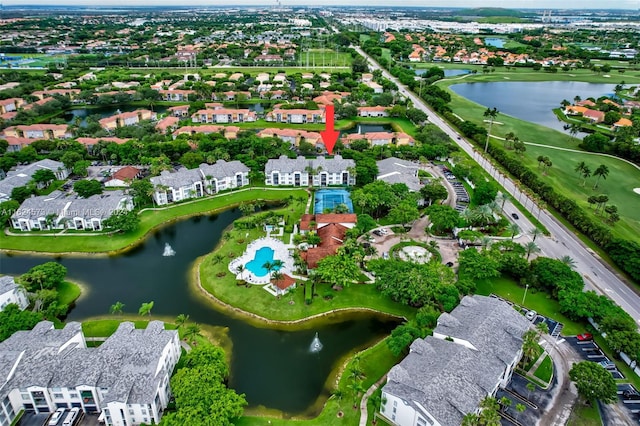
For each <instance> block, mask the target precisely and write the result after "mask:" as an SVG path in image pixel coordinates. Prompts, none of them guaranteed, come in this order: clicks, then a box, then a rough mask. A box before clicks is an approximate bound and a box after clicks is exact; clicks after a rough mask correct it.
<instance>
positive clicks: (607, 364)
mask: <svg viewBox="0 0 640 426" xmlns="http://www.w3.org/2000/svg"><path fill="white" fill-rule="evenodd" d="M598 364H600V365H601V366H603V367H604V368H606V369H607V370H615V368H616V364H615V362H613V361H609V360H604V361H600V362H599V363H598Z"/></svg>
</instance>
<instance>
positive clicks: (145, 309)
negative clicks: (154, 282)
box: [138, 301, 153, 316]
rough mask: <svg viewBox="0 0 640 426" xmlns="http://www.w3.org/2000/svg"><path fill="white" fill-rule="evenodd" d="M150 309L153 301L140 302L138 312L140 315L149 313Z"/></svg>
mask: <svg viewBox="0 0 640 426" xmlns="http://www.w3.org/2000/svg"><path fill="white" fill-rule="evenodd" d="M151 309H153V301H151V302H147V303H142V305H140V309H138V314H139V315H142V316H144V315H151Z"/></svg>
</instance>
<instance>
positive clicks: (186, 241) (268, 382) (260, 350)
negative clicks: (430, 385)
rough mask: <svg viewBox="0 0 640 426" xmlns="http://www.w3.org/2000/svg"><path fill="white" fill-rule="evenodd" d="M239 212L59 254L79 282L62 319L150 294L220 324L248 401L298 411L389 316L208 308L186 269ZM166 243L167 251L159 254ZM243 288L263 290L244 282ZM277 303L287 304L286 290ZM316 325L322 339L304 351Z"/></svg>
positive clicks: (13, 269) (390, 324)
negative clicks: (324, 317) (323, 318)
mask: <svg viewBox="0 0 640 426" xmlns="http://www.w3.org/2000/svg"><path fill="white" fill-rule="evenodd" d="M240 216H241V214H240V212H239V211H238V210H237V209H234V210H228V211H225V212H222V213H220V214H218V215H211V216H200V217H194V218H190V219H186V220H183V221H179V222H176V223H174V224H171V225H168V226H166V227H164V228H160V229H158V230H156V231H155V232H153V233H152V235H151V236H150V237H149V238H148V239H147V240H146V241H145V242H144V243H143V244H141V245H140V246H138V247H137V248H136V249H134V250H132V251H130V252H128V253H126V254H123V255H120V256H113V257H107V258H88V257H87V258H59V259H58V260H59V261H60V263H62V264H63V265H64V266H66V267H67V268H68V277H69V278H70V279H72V280H77V281H79V282H82V283H84V285H85V286H86V288H87V292H86V293H85V294H83V296H82V297H81V299H80V300H79V301H78V302H77V304H76V306H75V307H74V309H73V310H72V311H71V312H70V313H69V316H68V318H67V319H68V320H73V321H81V320H83V319H86V318H88V317H93V316H97V315H105V314H107V313H108V312H109V307H110V306H111V305H112V304H114V303H115V302H116V301H120V302H122V303H124V304H125V305H126V306H125V309H124V311H125V313H136V312H137V310H138V307H139V306H140V305H141V304H142V303H143V302H148V301H151V300H153V301H154V308H153V314H154V315H155V314H157V315H161V316H168V317H173V318H175V317H176V316H177V315H179V314H181V313H184V314H188V315H190V319H191V320H193V321H195V322H197V323H200V324H209V325H214V326H224V327H228V328H229V336H230V338H231V339H232V342H233V351H232V361H231V374H232V375H231V380H230V385H231V386H232V387H233V388H234V389H236V390H237V391H238V392H241V393H245V394H246V396H247V401H248V402H249V404H250V406H258V405H264V406H266V407H269V408H275V409H279V410H283V411H285V412H288V413H302V412H305V410H307V409H308V408H309V407H310V406H311V405H312V404H313V403H314V402H315V401H316V399H317V398H318V397H320V396H324V397H328V393H327V390H326V389H324V386H325V382H326V380H327V377H328V376H329V374H330V372H331V371H332V369H333V368H334V366H335V364H336V362H337V361H338V360H339V359H340V358H341V357H343V356H344V355H345V354H347V353H348V352H349V351H352V350H354V349H360V348H364V347H367V346H368V345H371V343H372V342H373V341H375V340H377V339H380V338H381V337H383V336H385V335H387V334H389V333H390V331H391V330H392V329H393V328H394V327H395V326H396V325H397V322H396V321H393V320H391V319H390V318H389V317H382V316H375V315H370V314H350V315H347V316H345V317H340V319H339V320H338V319H334V320H333V321H330V322H331V323H330V324H325V325H320V326H318V327H314V328H312V329H305V330H300V331H282V330H273V329H267V328H258V327H254V326H252V325H249V324H247V323H245V322H243V321H240V320H238V319H234V318H231V317H229V316H226V315H224V314H222V313H221V312H219V311H217V310H215V309H213V308H212V307H211V305H210V304H208V303H207V301H206V300H203V298H202V296H201V295H199V294H195V293H194V292H192V291H190V289H189V288H188V281H187V272H188V270H189V268H190V266H191V265H192V263H193V261H194V260H195V259H196V258H197V257H198V256H202V255H204V254H206V253H209V252H210V251H211V250H213V248H214V247H215V246H216V244H217V243H218V241H219V239H220V237H221V235H222V232H223V230H224V229H225V228H226V227H227V226H228V225H229V224H231V223H232V222H233V221H234V220H235V219H238V218H239V217H240ZM167 243H168V244H169V245H170V247H171V248H172V249H173V250H174V251H175V255H174V256H171V257H163V252H164V249H165V246H166V244H167ZM50 260H52V258H49V257H44V256H40V257H38V256H7V255H4V254H2V255H0V265H1V268H0V273H3V274H14V275H19V274H22V273H24V272H26V271H27V270H28V269H29V268H30V267H32V266H34V265H37V264H40V263H43V262H47V261H50ZM247 291H264V290H262V289H260V288H256V287H252V288H250V289H248V290H247ZM285 299H287V300H285ZM282 303H283V307H285V306H288V305H287V303H288V298H283V299H282ZM327 322H329V321H327ZM316 332H318V334H319V338H320V341H321V342H322V344H323V345H324V347H323V349H322V351H320V352H319V353H310V352H309V345H310V344H311V342H312V341H313V338H314V335H315V333H316Z"/></svg>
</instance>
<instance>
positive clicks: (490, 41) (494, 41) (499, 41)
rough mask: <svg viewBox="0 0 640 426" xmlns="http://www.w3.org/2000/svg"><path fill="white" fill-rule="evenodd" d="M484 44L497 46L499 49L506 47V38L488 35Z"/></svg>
mask: <svg viewBox="0 0 640 426" xmlns="http://www.w3.org/2000/svg"><path fill="white" fill-rule="evenodd" d="M484 44H486V45H487V46H493V47H497V48H498V49H502V48H503V47H504V39H503V38H494V37H486V38H485V39H484Z"/></svg>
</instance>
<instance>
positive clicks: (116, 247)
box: [0, 188, 306, 254]
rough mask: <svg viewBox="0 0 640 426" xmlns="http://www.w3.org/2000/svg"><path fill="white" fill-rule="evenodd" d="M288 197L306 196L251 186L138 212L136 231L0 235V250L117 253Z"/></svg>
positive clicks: (300, 192)
mask: <svg viewBox="0 0 640 426" xmlns="http://www.w3.org/2000/svg"><path fill="white" fill-rule="evenodd" d="M289 196H293V197H300V196H305V197H306V192H305V191H304V190H301V189H284V190H282V189H275V188H249V189H245V190H239V191H234V192H229V193H225V194H220V195H216V196H214V197H207V198H201V199H197V200H195V201H190V202H185V203H179V204H174V205H171V206H169V207H165V208H159V209H147V210H144V211H142V212H140V213H139V216H140V226H139V227H138V229H137V230H135V231H134V232H130V233H126V234H113V235H109V236H106V235H97V236H96V235H93V236H92V235H86V236H85V235H80V236H79V235H78V234H75V235H64V234H62V235H55V236H53V235H48V236H45V235H42V234H40V235H26V236H25V235H20V236H17V235H5V234H4V233H3V234H1V235H0V250H5V251H26V252H38V253H40V252H43V253H66V254H74V253H102V254H115V253H117V252H121V251H126V250H128V249H131V248H133V247H134V246H135V245H137V244H139V243H140V242H141V241H142V240H143V239H144V238H145V237H146V236H147V234H149V232H151V231H152V230H153V229H154V228H156V227H158V226H161V225H163V224H167V223H171V222H173V221H176V220H178V219H181V218H185V217H189V216H195V215H200V214H208V213H214V212H218V211H221V210H224V209H226V208H230V207H234V206H237V205H239V204H240V203H243V202H252V201H256V200H265V201H277V200H284V199H286V198H287V197H289Z"/></svg>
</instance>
